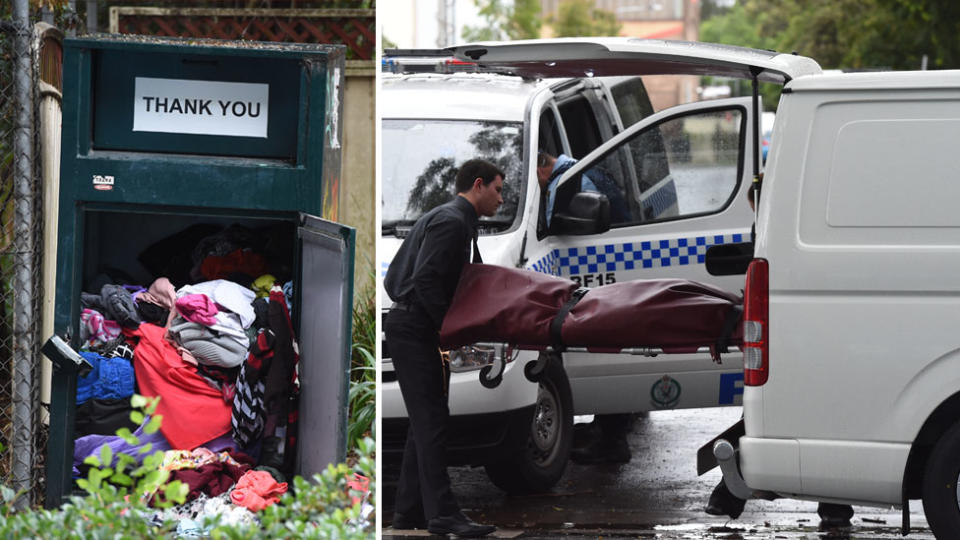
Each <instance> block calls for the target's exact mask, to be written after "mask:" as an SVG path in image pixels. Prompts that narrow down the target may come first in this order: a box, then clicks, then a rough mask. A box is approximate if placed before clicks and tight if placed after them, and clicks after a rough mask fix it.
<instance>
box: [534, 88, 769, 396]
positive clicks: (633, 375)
mask: <svg viewBox="0 0 960 540" xmlns="http://www.w3.org/2000/svg"><path fill="white" fill-rule="evenodd" d="M753 127H754V123H753V109H752V107H751V99H750V98H732V99H725V100H714V101H705V102H699V103H692V104H686V105H680V106H677V107H672V108H670V109H666V110H664V111H661V112H659V113H656V114H654V115H652V116H649V117H647V118H645V119H643V120H641V121H640V122H637V123H636V124H634V125H633V126H630V127H629V128H627V129H626V130H625V131H624V132H623V133H620V134H619V135H617V136H616V137H614V138H613V139H611V140H609V141H607V142H606V143H604V144H603V145H601V146H600V147H598V148H597V149H596V150H594V151H593V152H591V153H590V154H588V155H587V156H585V157H584V158H583V159H581V160H580V161H579V162H578V163H577V164H576V165H574V166H573V167H571V168H570V169H569V170H567V171H566V172H565V173H564V174H563V176H562V177H561V178H560V179H559V185H558V188H557V193H558V196H557V200H558V201H559V200H561V199H562V197H561V193H562V192H563V191H564V190H565V189H566V190H572V191H575V190H577V189H579V186H580V185H581V182H580V181H579V179H580V177H581V176H582V175H586V177H588V178H590V179H591V180H592V181H593V183H594V184H596V185H597V186H598V187H600V186H605V187H602V188H600V190H601V192H603V191H605V190H607V189H611V187H612V188H614V189H618V190H620V193H617V194H615V195H614V196H615V197H618V198H620V199H622V200H625V201H626V202H627V207H628V210H627V211H626V212H625V215H623V216H620V217H619V218H617V216H612V217H613V218H614V219H612V224H611V229H610V230H609V231H607V232H605V233H603V234H593V235H587V234H585V235H553V234H550V233H549V232H547V233H546V236H545V238H543V241H542V242H537V243H536V244H535V245H534V246H533V248H532V249H531V252H530V255H531V261H540V260H546V261H550V262H551V264H550V268H549V269H548V271H549V272H551V273H553V274H555V275H560V276H563V277H569V278H570V279H573V280H575V281H577V282H579V283H580V284H581V285H582V286H585V287H596V286H601V285H605V284H609V283H614V282H619V281H627V280H635V279H660V278H682V279H689V280H693V281H699V282H704V283H710V284H712V285H715V286H718V287H720V288H722V289H724V290H728V291H731V292H738V291H740V290H741V289H742V288H743V276H711V275H710V274H709V273H708V272H707V270H706V265H705V264H704V262H705V254H706V250H707V248H708V247H710V246H712V245H716V244H726V243H735V242H747V241H749V240H750V224H751V223H752V222H753V215H752V213H751V211H750V207H749V204H748V202H747V200H746V195H745V193H746V190H747V189H748V188H749V186H750V183H751V180H752V176H753V173H752V171H751V170H750V167H749V166H748V163H750V162H751V160H752V159H753V157H754V156H755V155H756V153H757V151H758V148H757V147H756V143H755V138H754V137H753V131H752V130H753ZM601 177H602V178H604V180H603V181H599V180H598V179H599V178H601ZM611 198H612V197H611ZM555 211H562V209H555ZM613 214H615V213H614V212H612V215H613ZM534 264H536V263H534ZM603 356H604V358H603V359H602V361H598V358H597V356H596V355H595V354H592V353H581V352H573V351H569V352H567V353H564V368H565V369H566V371H567V375H568V377H569V379H570V384H571V388H572V389H573V391H574V394H575V395H590V396H594V399H592V400H591V401H592V402H591V403H590V405H591V409H592V410H593V411H594V412H607V413H618V412H632V411H638V410H650V409H657V408H689V407H716V406H719V405H735V404H739V399H738V396H739V395H740V394H741V393H742V382H741V381H742V376H743V372H742V366H741V364H740V361H739V358H733V357H731V358H730V360H729V361H725V362H723V364H721V365H718V364H715V363H714V362H713V361H712V360H711V358H710V356H709V355H708V354H671V355H669V357H665V358H663V359H659V358H658V359H655V360H653V359H651V360H644V359H639V358H637V357H636V356H632V355H630V354H609V355H603ZM654 365H659V367H657V368H653V366H654ZM665 377H666V379H665ZM665 381H666V382H665ZM637 389H642V390H646V389H650V392H649V393H647V392H645V391H637ZM671 392H675V394H671ZM651 396H658V397H657V398H653V397H651ZM597 399H600V400H602V401H603V403H602V404H600V403H598V402H597ZM574 402H575V404H576V403H577V400H574ZM579 413H580V412H578V414H579Z"/></svg>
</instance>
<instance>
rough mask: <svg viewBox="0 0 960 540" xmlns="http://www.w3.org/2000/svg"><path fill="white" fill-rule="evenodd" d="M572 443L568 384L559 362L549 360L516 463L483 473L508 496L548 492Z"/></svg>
mask: <svg viewBox="0 0 960 540" xmlns="http://www.w3.org/2000/svg"><path fill="white" fill-rule="evenodd" d="M572 442H573V397H572V394H571V393H570V382H569V381H568V380H567V374H566V372H565V371H564V370H563V365H562V364H561V363H560V361H559V359H552V360H551V361H550V362H548V363H547V366H546V368H545V370H544V373H543V377H542V378H541V379H540V388H539V389H538V391H537V403H536V405H535V406H534V413H533V421H532V422H531V426H530V431H529V433H528V435H527V438H526V444H525V445H524V447H523V448H522V449H521V450H520V452H519V453H520V456H519V459H518V458H517V457H516V456H511V457H510V458H508V459H505V460H503V461H497V462H494V463H488V464H486V465H485V466H484V469H486V471H487V476H489V477H490V480H491V481H492V482H493V483H494V485H496V486H497V487H498V488H500V489H502V490H504V491H506V492H507V493H510V494H521V493H537V492H543V491H547V490H549V489H550V488H552V487H553V486H554V485H555V484H556V483H557V482H558V481H559V480H560V477H561V476H563V471H564V470H565V469H566V466H567V460H568V459H570V445H571V444H572Z"/></svg>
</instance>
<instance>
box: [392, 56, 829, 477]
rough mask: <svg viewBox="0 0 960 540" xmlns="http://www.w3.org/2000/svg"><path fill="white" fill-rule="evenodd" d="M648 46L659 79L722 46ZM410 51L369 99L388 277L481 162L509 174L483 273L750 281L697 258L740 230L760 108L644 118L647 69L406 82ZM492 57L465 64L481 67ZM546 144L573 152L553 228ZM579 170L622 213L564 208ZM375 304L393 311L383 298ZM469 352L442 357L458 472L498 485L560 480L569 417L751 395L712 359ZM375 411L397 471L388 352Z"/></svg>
mask: <svg viewBox="0 0 960 540" xmlns="http://www.w3.org/2000/svg"><path fill="white" fill-rule="evenodd" d="M614 41H617V40H614ZM618 42H620V43H624V44H625V46H634V45H631V44H629V43H627V42H625V41H623V40H619V41H618ZM641 42H642V44H643V47H646V48H652V50H653V52H652V54H654V55H660V56H659V58H661V59H663V61H662V62H660V64H658V65H656V66H653V67H652V68H651V69H650V70H648V72H649V73H654V74H656V73H666V74H675V73H688V74H698V73H701V72H702V69H701V67H702V66H701V65H700V64H701V63H702V62H703V55H706V56H707V57H709V56H710V55H716V54H717V48H715V47H708V46H706V45H704V44H684V45H675V44H671V43H670V42H662V41H655V42H649V41H647V40H641ZM558 43H561V44H562V43H564V41H563V40H559V41H558V40H552V41H549V42H545V44H544V47H546V49H544V50H545V51H549V52H548V53H547V54H556V53H557V52H558V49H557V44H558ZM528 45H529V44H528ZM481 49H482V50H484V51H486V49H483V48H482V47H475V48H474V49H469V48H468V49H459V48H458V49H456V50H455V52H456V54H457V59H456V60H453V61H449V62H445V61H442V60H441V61H440V62H439V63H440V64H446V65H448V66H454V67H455V68H456V69H470V68H469V67H468V66H469V62H470V60H471V57H470V56H469V55H468V54H471V51H472V52H473V53H475V52H476V51H478V50H481ZM495 50H498V49H496V48H495V47H492V48H490V51H491V52H493V51H495ZM559 52H560V54H561V56H560V58H562V53H563V50H562V48H561V49H559ZM722 52H723V54H724V55H726V56H725V57H728V58H729V59H731V60H729V62H730V67H729V68H728V69H727V70H726V71H723V70H721V73H719V74H720V75H743V73H747V74H748V76H749V69H750V67H751V66H754V65H755V64H757V63H759V64H761V65H763V66H768V67H769V68H770V69H771V73H775V75H774V76H771V77H770V79H771V80H774V81H775V82H783V81H784V80H785V79H786V80H789V79H790V78H792V77H793V76H794V75H795V72H796V73H799V72H807V71H810V72H814V71H819V67H818V66H816V64H815V63H814V62H812V61H809V60H807V59H803V58H800V57H790V56H787V55H774V54H767V55H762V56H758V55H756V53H755V52H749V53H748V52H745V50H742V49H723V51H722ZM530 53H531V51H530V50H524V51H523V55H527V54H530ZM442 54H443V55H445V56H450V55H451V51H445V52H443V53H442ZM532 54H534V55H536V54H540V53H538V52H536V51H534V52H533V53H532ZM403 56H404V53H402V52H397V53H396V54H392V55H391V54H390V53H388V57H387V58H386V59H385V63H386V64H387V66H388V67H387V68H386V70H387V71H392V72H396V73H388V74H384V75H383V77H382V86H381V90H380V94H379V96H380V102H379V104H380V109H381V115H382V130H381V133H382V162H381V163H382V190H383V191H382V193H383V201H382V235H381V239H380V243H379V244H378V249H377V254H378V257H379V258H380V272H381V277H382V276H383V275H385V274H386V269H387V268H388V267H389V263H390V259H391V258H392V256H393V255H394V253H395V252H396V250H397V249H398V248H399V245H400V243H401V242H402V239H403V237H404V235H405V233H406V231H408V230H409V228H410V227H411V226H412V224H413V223H414V222H415V221H416V219H417V218H418V217H419V216H420V215H422V214H423V213H424V212H426V211H427V210H429V209H430V208H432V207H434V206H436V205H438V204H441V203H442V202H444V201H446V200H449V199H450V198H451V197H452V196H453V188H452V182H453V176H454V174H455V170H456V167H457V166H458V165H460V164H461V163H463V162H464V161H466V160H467V159H470V158H474V157H481V158H486V159H489V160H490V161H493V162H495V163H497V164H499V165H500V166H501V168H502V169H503V170H504V171H505V172H506V176H507V177H506V182H505V183H504V192H503V197H504V204H503V206H502V207H501V209H500V210H499V212H498V213H497V215H496V216H494V217H492V218H485V219H482V220H481V222H480V240H479V247H480V251H481V253H482V255H483V260H484V262H485V263H492V264H499V265H504V266H510V267H518V268H526V269H530V270H535V271H538V272H544V273H548V274H552V275H556V276H562V277H567V278H570V279H572V280H575V281H576V282H578V283H580V284H581V285H583V286H585V287H596V286H602V285H604V284H609V283H615V282H618V281H624V280H633V279H650V278H666V277H669V278H686V279H691V280H696V281H702V282H708V283H712V284H715V285H718V286H720V287H722V288H725V289H727V290H731V291H739V290H740V289H742V287H743V277H742V276H721V277H716V276H711V275H709V274H708V273H707V272H706V270H705V266H704V261H705V254H706V250H707V249H708V248H709V247H710V246H712V245H716V244H726V243H731V242H743V241H748V240H749V237H750V228H751V224H752V223H753V214H752V213H751V210H750V207H749V204H748V201H747V198H746V190H747V189H748V188H749V186H750V183H751V180H752V177H753V176H754V174H755V173H756V172H757V165H756V163H757V162H758V149H759V143H758V137H756V134H755V132H756V124H757V122H758V116H757V113H758V112H759V107H757V106H755V105H756V103H755V100H751V98H733V99H725V100H715V101H710V102H701V103H691V104H683V105H679V106H676V107H673V108H669V109H666V110H663V111H659V112H656V113H654V112H653V109H652V107H651V105H650V102H649V99H648V97H647V94H646V91H645V89H644V85H643V80H642V79H641V78H640V77H615V78H607V77H603V76H602V75H603V74H604V73H603V72H602V71H603V70H602V67H603V66H602V65H600V64H596V63H588V64H585V65H575V66H573V67H571V68H570V69H562V70H557V69H556V66H555V65H554V66H551V65H550V64H549V62H528V61H526V60H527V59H528V58H527V59H525V60H524V61H523V62H520V63H519V64H516V65H512V64H510V62H509V61H507V62H505V63H504V65H503V66H502V67H501V68H498V69H496V70H494V71H498V72H490V71H489V70H488V71H485V72H481V73H411V71H422V69H419V70H418V69H414V68H413V67H411V66H412V65H413V63H411V64H410V65H409V66H408V65H405V64H404V61H405V60H404V58H403ZM481 56H483V55H481ZM485 58H486V57H483V58H481V62H480V64H481V66H479V67H475V68H474V69H475V70H479V71H483V70H484V68H483V66H482V64H483V60H485ZM543 58H546V56H544V57H543ZM507 60H509V58H507ZM465 62H467V63H465ZM465 66H467V67H465ZM597 68H601V69H597ZM434 69H439V68H433V67H431V68H429V70H431V71H432V70H434ZM641 71H642V70H641ZM752 101H753V103H752ZM538 151H546V152H548V153H550V154H552V155H555V156H556V155H559V154H566V155H568V156H571V157H573V158H575V159H578V160H579V162H578V163H577V165H575V166H574V167H572V168H571V169H569V170H567V171H566V172H565V173H564V174H563V176H562V177H561V178H560V180H559V187H558V188H557V190H558V195H557V203H556V205H555V207H554V208H553V215H552V219H551V220H550V221H551V224H550V227H547V226H546V219H545V215H544V214H545V208H544V207H545V204H544V202H543V199H542V197H541V193H540V186H539V184H538V181H537V175H536V161H537V159H536V158H537V154H538ZM584 175H585V176H586V177H587V178H593V179H597V178H598V177H599V176H602V177H603V179H604V182H603V183H604V184H606V185H610V184H612V185H614V186H615V187H616V189H618V190H619V193H618V194H609V193H608V194H605V197H606V198H608V199H609V197H610V196H611V195H615V196H617V197H619V198H622V199H623V200H624V201H625V202H626V203H627V207H628V209H629V212H628V215H620V216H617V217H615V218H610V217H603V216H598V215H595V214H587V215H579V214H577V210H575V209H574V207H575V206H576V205H573V206H570V205H569V204H565V203H569V202H571V201H573V199H575V198H576V196H577V192H579V191H580V186H581V183H580V180H581V178H582V177H583V176H584ZM607 216H609V214H607ZM381 298H383V299H384V305H383V307H384V308H385V309H389V306H390V301H389V298H388V297H387V296H386V295H385V294H383V290H382V289H381ZM466 349H468V350H461V351H452V352H451V358H453V359H454V361H453V362H452V363H451V367H452V371H453V375H452V377H451V384H450V413H451V417H452V418H451V422H450V430H449V439H450V444H449V446H450V449H451V456H450V457H451V463H452V464H456V463H459V464H472V465H483V466H484V467H485V469H486V471H487V473H488V475H489V477H490V478H491V480H492V481H493V482H494V483H495V484H496V485H497V486H499V487H500V488H502V489H504V490H506V491H508V492H521V491H538V490H544V489H549V488H550V487H551V486H552V485H553V484H554V483H556V481H557V480H559V478H560V476H561V475H562V473H563V470H564V467H565V465H566V461H567V459H568V456H569V451H570V445H571V439H572V425H573V416H574V415H580V414H609V413H633V412H642V411H651V410H658V409H677V408H691V407H716V406H727V405H739V404H740V403H741V396H742V393H743V369H742V363H741V361H740V359H739V358H738V357H737V356H733V355H730V356H729V357H728V358H727V357H725V358H724V359H723V361H722V363H717V362H715V361H714V360H713V358H712V357H711V355H710V354H706V353H694V354H669V355H658V356H638V355H636V354H621V353H609V352H564V353H556V352H535V351H512V350H510V349H509V348H508V347H506V346H502V345H492V346H487V345H479V346H476V347H471V348H466ZM540 355H551V356H552V358H551V360H552V361H550V362H547V363H546V366H547V372H546V374H545V377H543V378H541V379H540V381H539V383H532V382H530V381H529V380H528V379H527V378H526V377H525V375H524V368H525V366H527V365H528V364H530V363H531V362H532V361H534V360H537V359H538V358H539V357H540ZM490 360H496V361H497V362H496V363H495V365H497V366H499V368H498V369H502V371H500V372H499V373H497V375H498V377H497V378H496V381H495V384H481V383H480V382H478V378H479V379H482V377H478V372H477V370H479V369H480V367H482V366H483V365H486V363H487V361H490ZM381 403H382V411H383V425H382V431H381V434H380V437H381V440H382V441H383V451H384V457H385V460H386V462H387V463H388V466H389V463H390V462H391V459H398V458H399V454H400V453H401V452H402V448H403V444H402V443H403V441H404V437H405V435H406V418H405V416H406V412H405V410H404V406H403V400H402V397H401V395H400V389H399V386H398V385H397V383H396V381H395V377H394V376H393V375H392V366H391V363H390V358H389V350H387V349H386V348H385V349H384V360H383V385H382V401H381Z"/></svg>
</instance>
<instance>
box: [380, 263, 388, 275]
mask: <svg viewBox="0 0 960 540" xmlns="http://www.w3.org/2000/svg"><path fill="white" fill-rule="evenodd" d="M389 268H390V263H388V262H384V261H380V277H382V278H385V277H387V270H388V269H389Z"/></svg>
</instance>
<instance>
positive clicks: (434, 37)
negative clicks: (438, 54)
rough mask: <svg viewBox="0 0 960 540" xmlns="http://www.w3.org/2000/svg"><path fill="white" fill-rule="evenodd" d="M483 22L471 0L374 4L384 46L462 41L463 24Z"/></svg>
mask: <svg viewBox="0 0 960 540" xmlns="http://www.w3.org/2000/svg"><path fill="white" fill-rule="evenodd" d="M480 24H483V20H482V19H480V18H479V16H478V15H477V7H476V5H475V4H474V3H473V0H390V1H389V2H382V3H381V4H380V5H378V6H377V26H378V28H379V29H380V32H381V35H382V36H383V38H384V44H385V46H388V45H393V46H396V47H398V48H401V49H432V48H435V47H446V46H449V45H455V44H457V43H460V42H461V41H462V39H461V37H460V36H461V35H462V34H463V28H464V26H476V25H480Z"/></svg>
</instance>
